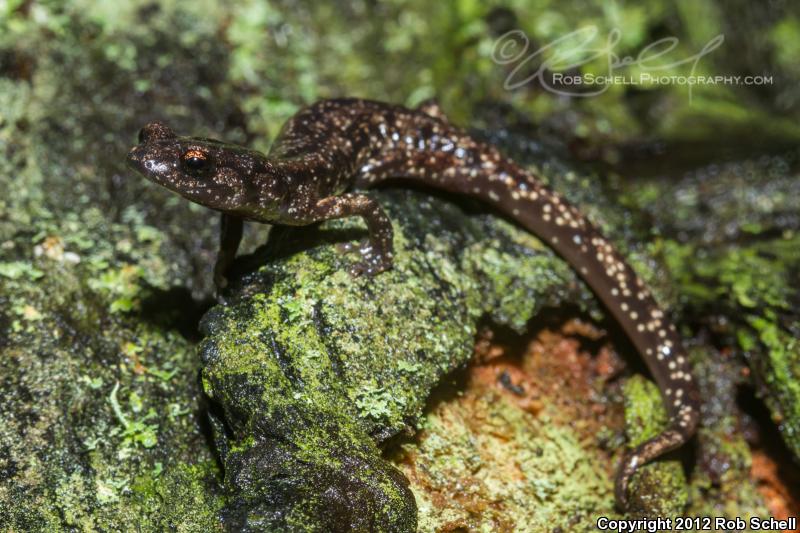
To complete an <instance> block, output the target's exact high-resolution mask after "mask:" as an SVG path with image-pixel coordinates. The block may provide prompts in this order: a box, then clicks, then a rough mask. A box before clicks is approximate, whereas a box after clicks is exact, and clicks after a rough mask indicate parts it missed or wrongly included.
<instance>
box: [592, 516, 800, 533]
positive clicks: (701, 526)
mask: <svg viewBox="0 0 800 533" xmlns="http://www.w3.org/2000/svg"><path fill="white" fill-rule="evenodd" d="M596 525H597V529H598V530H600V531H614V532H630V533H632V532H634V531H647V532H650V533H655V532H656V531H665V530H666V531H670V530H674V531H741V530H744V529H746V528H748V527H749V528H750V529H751V530H753V531H784V530H788V531H794V530H796V529H797V517H796V516H793V517H789V518H787V519H786V520H776V519H774V518H750V519H744V518H724V517H721V516H717V517H709V516H702V517H701V516H695V517H689V516H680V517H677V518H637V519H631V520H624V519H623V520H613V519H611V518H607V517H605V516H601V517H600V518H598V519H597V524H596Z"/></svg>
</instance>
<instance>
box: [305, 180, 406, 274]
mask: <svg viewBox="0 0 800 533" xmlns="http://www.w3.org/2000/svg"><path fill="white" fill-rule="evenodd" d="M350 216H360V217H361V218H363V219H364V222H366V224H367V229H368V230H369V241H368V242H367V244H365V245H362V246H361V247H360V249H359V252H360V253H361V261H360V262H359V263H356V264H355V265H353V266H352V267H351V268H350V273H351V274H353V275H354V276H358V275H361V274H367V275H370V276H371V275H374V274H378V273H379V272H383V271H384V270H389V269H390V268H392V257H393V255H392V252H393V248H392V236H393V234H394V233H393V230H392V222H391V221H390V220H389V217H387V216H386V213H385V212H384V210H383V208H382V207H381V206H380V204H379V203H378V202H376V201H375V200H373V199H372V198H370V197H369V196H366V195H364V194H352V193H351V194H343V195H341V196H330V197H328V198H323V199H322V200H320V201H319V202H317V204H316V205H315V206H314V208H313V217H314V218H313V221H312V222H320V221H323V220H331V219H335V218H345V217H350Z"/></svg>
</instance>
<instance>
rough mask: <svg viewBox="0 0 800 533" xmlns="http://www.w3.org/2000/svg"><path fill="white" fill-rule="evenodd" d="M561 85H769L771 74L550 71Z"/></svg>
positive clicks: (555, 81)
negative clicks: (707, 74)
mask: <svg viewBox="0 0 800 533" xmlns="http://www.w3.org/2000/svg"><path fill="white" fill-rule="evenodd" d="M552 81H553V83H558V84H561V85H771V84H772V76H719V75H717V76H676V75H669V76H667V75H657V74H651V73H649V72H643V73H641V74H639V75H638V76H619V75H616V76H614V75H607V74H604V75H597V74H590V73H589V74H581V75H575V74H564V73H562V72H553V73H552Z"/></svg>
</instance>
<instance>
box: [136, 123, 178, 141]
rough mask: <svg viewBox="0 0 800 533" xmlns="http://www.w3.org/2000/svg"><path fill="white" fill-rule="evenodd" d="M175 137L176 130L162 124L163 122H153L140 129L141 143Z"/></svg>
mask: <svg viewBox="0 0 800 533" xmlns="http://www.w3.org/2000/svg"><path fill="white" fill-rule="evenodd" d="M175 137H176V135H175V132H174V131H172V129H170V128H169V126H167V125H166V124H162V123H161V122H151V123H149V124H147V125H145V127H144V128H142V129H141V130H139V142H140V143H149V142H153V141H160V140H167V139H174V138H175Z"/></svg>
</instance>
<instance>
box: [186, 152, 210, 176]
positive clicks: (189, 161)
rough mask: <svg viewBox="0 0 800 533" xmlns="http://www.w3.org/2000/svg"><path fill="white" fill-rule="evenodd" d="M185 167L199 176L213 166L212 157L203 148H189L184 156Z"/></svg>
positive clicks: (190, 172)
mask: <svg viewBox="0 0 800 533" xmlns="http://www.w3.org/2000/svg"><path fill="white" fill-rule="evenodd" d="M181 160H182V162H183V168H184V169H186V171H187V172H188V173H189V174H193V175H195V176H199V175H201V174H203V173H204V172H205V171H207V170H208V169H209V168H211V158H210V157H209V155H208V154H207V153H205V152H203V151H201V150H188V151H187V152H186V153H185V154H183V157H181Z"/></svg>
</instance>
